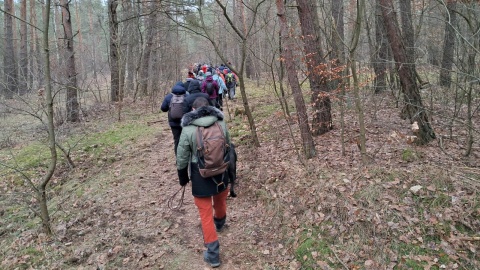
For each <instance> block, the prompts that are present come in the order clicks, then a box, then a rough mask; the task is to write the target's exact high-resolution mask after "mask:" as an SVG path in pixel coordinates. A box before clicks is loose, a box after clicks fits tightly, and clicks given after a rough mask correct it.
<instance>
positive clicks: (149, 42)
mask: <svg viewBox="0 0 480 270" xmlns="http://www.w3.org/2000/svg"><path fill="white" fill-rule="evenodd" d="M154 8H155V6H154V2H152V3H151V9H152V10H153V9H154ZM156 14H157V13H156V12H153V13H152V14H151V15H150V16H149V17H148V26H147V27H148V28H147V31H146V35H145V36H146V42H145V48H144V49H143V58H142V66H141V70H140V81H139V83H140V86H139V91H140V94H141V95H143V96H147V95H148V77H149V76H148V75H149V70H150V69H149V67H150V60H151V59H150V54H151V52H152V47H153V38H154V34H153V32H154V31H153V30H154V27H155V22H156V20H157V15H156Z"/></svg>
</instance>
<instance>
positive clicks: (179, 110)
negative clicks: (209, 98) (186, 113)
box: [168, 93, 185, 120]
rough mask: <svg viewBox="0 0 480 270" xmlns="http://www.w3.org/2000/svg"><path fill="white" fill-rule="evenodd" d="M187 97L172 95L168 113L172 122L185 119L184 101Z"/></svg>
mask: <svg viewBox="0 0 480 270" xmlns="http://www.w3.org/2000/svg"><path fill="white" fill-rule="evenodd" d="M184 99H185V95H175V94H173V93H172V99H171V100H170V107H169V109H168V113H169V114H170V118H171V119H172V120H180V119H182V117H183V100H184Z"/></svg>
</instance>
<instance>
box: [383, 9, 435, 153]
mask: <svg viewBox="0 0 480 270" xmlns="http://www.w3.org/2000/svg"><path fill="white" fill-rule="evenodd" d="M380 5H381V9H382V15H383V21H384V24H385V29H386V30H387V36H388V40H389V42H390V46H391V48H392V53H393V57H394V59H395V65H396V68H397V72H398V76H399V77H400V84H401V86H402V91H403V96H404V101H405V106H404V109H403V112H404V113H405V114H406V116H408V117H409V119H410V122H411V123H414V122H417V123H418V127H419V129H420V130H419V132H418V143H419V144H426V143H428V142H430V141H431V140H433V139H435V133H434V131H433V129H432V127H431V126H430V122H429V117H428V114H427V112H426V110H425V108H424V106H423V104H422V98H421V96H420V90H419V87H418V85H417V81H416V77H415V71H414V70H412V68H413V69H414V66H412V65H408V64H407V62H408V58H407V55H406V54H407V51H406V49H405V47H404V45H403V43H402V42H401V36H400V35H399V29H398V27H397V24H396V14H395V10H394V7H393V2H392V0H380Z"/></svg>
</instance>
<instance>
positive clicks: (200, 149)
mask: <svg viewBox="0 0 480 270" xmlns="http://www.w3.org/2000/svg"><path fill="white" fill-rule="evenodd" d="M204 129H205V128H204V127H198V126H197V155H198V156H199V157H201V156H203V148H204V146H203V138H202V137H203V136H202V135H203V130H204Z"/></svg>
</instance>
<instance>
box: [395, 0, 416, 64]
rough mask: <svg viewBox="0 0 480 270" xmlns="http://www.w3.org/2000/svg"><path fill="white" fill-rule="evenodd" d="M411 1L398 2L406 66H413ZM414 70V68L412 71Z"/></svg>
mask: <svg viewBox="0 0 480 270" xmlns="http://www.w3.org/2000/svg"><path fill="white" fill-rule="evenodd" d="M411 1H412V0H401V1H399V4H400V5H399V7H400V14H401V16H400V18H401V21H402V37H403V44H405V45H404V46H405V52H406V56H407V64H408V65H415V32H414V30H413V24H412V3H411ZM413 70H415V66H414V67H413V69H412V71H413Z"/></svg>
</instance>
